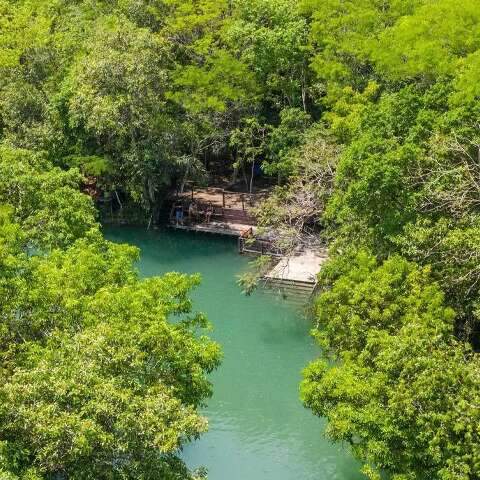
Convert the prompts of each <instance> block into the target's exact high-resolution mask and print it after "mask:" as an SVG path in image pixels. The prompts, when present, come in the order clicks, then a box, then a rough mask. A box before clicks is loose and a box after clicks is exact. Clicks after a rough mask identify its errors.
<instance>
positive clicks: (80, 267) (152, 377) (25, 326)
mask: <svg viewBox="0 0 480 480" xmlns="http://www.w3.org/2000/svg"><path fill="white" fill-rule="evenodd" d="M0 172H1V173H0V205H2V207H1V208H0V298H1V300H0V320H1V321H0V364H1V367H0V377H1V381H0V424H1V427H0V476H1V477H2V478H5V479H12V480H14V479H31V480H33V479H38V480H43V479H45V480H46V479H53V478H72V479H94V478H95V479H100V478H104V479H106V478H112V479H113V478H131V479H138V478H144V479H158V478H164V479H172V480H173V479H190V478H191V479H193V478H194V475H193V474H192V473H191V472H189V471H188V469H187V468H186V466H185V465H184V464H183V462H182V461H181V460H180V459H179V457H178V450H179V449H180V448H181V446H182V445H183V444H184V443H185V442H187V441H189V440H191V439H194V438H196V437H198V436H199V435H200V434H201V433H203V432H204V431H205V430H206V428H207V421H206V419H204V418H202V417H201V416H200V415H199V413H198V411H197V408H198V407H199V406H201V405H202V403H203V401H204V399H205V398H207V397H208V396H210V394H211V386H210V383H209V381H208V380H207V378H206V374H207V373H209V372H211V371H212V370H213V369H214V368H216V367H217V366H218V364H219V360H220V351H219V347H218V346H217V345H216V344H215V343H213V342H211V341H210V340H209V339H208V338H207V337H204V336H200V335H199V332H200V331H201V329H202V328H204V327H206V326H207V321H206V319H205V318H204V316H203V315H201V314H195V313H192V311H191V310H192V305H191V302H190V300H189V298H188V295H189V292H190V290H191V289H192V288H194V287H195V286H196V285H197V284H198V282H199V278H198V277H195V276H193V277H189V276H185V275H180V274H168V275H166V276H164V277H162V278H151V279H148V280H141V279H139V277H138V273H137V272H136V269H135V267H134V262H135V261H136V260H137V258H138V251H137V249H135V248H133V247H129V246H125V245H115V244H112V243H110V242H107V241H105V240H104V239H103V238H102V235H101V233H100V231H99V229H98V225H97V224H96V223H95V215H94V207H93V203H92V201H91V199H90V198H89V197H88V196H87V195H85V194H83V193H81V192H80V190H79V184H80V182H81V179H82V177H81V175H80V173H79V171H78V170H61V169H60V168H58V167H55V166H53V165H52V164H51V163H50V162H49V161H48V160H47V159H45V158H44V155H42V154H40V153H38V154H36V153H32V152H31V151H28V150H20V149H14V148H9V147H6V146H5V147H2V148H1V149H0Z"/></svg>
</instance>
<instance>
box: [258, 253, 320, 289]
mask: <svg viewBox="0 0 480 480" xmlns="http://www.w3.org/2000/svg"><path fill="white" fill-rule="evenodd" d="M327 260H328V252H327V250H326V249H318V250H314V249H308V250H302V251H297V252H294V253H293V254H292V255H291V256H285V257H282V258H280V260H279V261H278V262H277V263H276V264H275V265H274V267H273V268H272V269H271V270H270V271H269V272H268V273H267V274H266V275H265V276H264V280H265V283H266V284H267V286H270V287H272V288H276V289H278V290H281V291H282V292H283V293H284V295H285V296H289V295H292V294H294V295H295V296H298V295H299V294H301V295H302V296H303V297H310V295H311V294H312V293H313V292H314V290H315V288H316V286H317V277H318V274H319V273H320V270H321V268H322V265H323V264H324V263H325V262H326V261H327Z"/></svg>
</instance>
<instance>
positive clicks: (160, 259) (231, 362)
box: [106, 227, 364, 480]
mask: <svg viewBox="0 0 480 480" xmlns="http://www.w3.org/2000/svg"><path fill="white" fill-rule="evenodd" d="M106 236H107V238H109V239H111V240H113V241H117V242H126V243H130V244H133V245H136V246H138V247H140V249H141V252H142V255H141V260H140V262H139V265H138V268H139V270H140V272H141V274H142V276H145V277H148V276H152V275H161V274H162V273H165V272H170V271H177V272H182V273H197V272H198V273H200V274H201V275H202V284H201V286H200V287H199V288H198V289H197V290H196V291H195V292H194V293H193V295H192V296H193V299H194V306H195V309H196V310H199V311H202V312H204V313H206V314H207V316H208V318H209V320H210V321H211V323H212V325H213V330H212V331H211V332H210V333H209V335H211V337H213V338H214V339H215V340H217V341H218V342H219V343H220V344H221V345H222V348H223V351H224V360H223V363H222V365H221V367H220V368H219V369H218V370H217V371H216V372H215V373H213V374H212V376H211V380H212V382H213V386H214V395H213V397H212V398H211V399H210V400H209V401H208V406H207V407H206V408H205V409H204V411H203V413H204V415H205V416H206V417H207V418H208V419H209V424H210V430H209V432H208V433H207V434H205V435H204V436H202V438H201V439H200V440H198V441H196V442H193V443H191V444H189V445H187V446H186V447H185V449H184V451H183V454H182V456H183V458H184V459H185V461H186V463H187V464H188V465H189V466H190V467H192V468H196V467H198V466H200V465H203V466H205V467H207V469H208V473H209V475H208V478H209V480H360V479H363V478H364V477H363V476H362V475H360V474H359V473H358V470H359V466H358V464H357V463H356V462H355V461H354V460H353V459H352V457H351V456H350V454H349V452H348V451H346V450H343V449H342V448H341V447H339V446H336V445H332V444H331V443H329V442H328V441H327V440H326V439H325V438H324V436H323V431H324V427H325V422H324V421H323V420H322V419H319V418H317V417H314V416H313V415H312V414H311V413H310V411H308V410H306V409H304V408H303V406H302V404H301V403H300V401H299V393H298V385H299V381H300V378H301V370H302V368H303V367H304V366H305V365H307V363H308V362H309V361H310V360H312V359H313V358H315V356H317V355H318V353H319V352H318V348H317V347H316V346H315V344H314V342H313V340H312V339H311V337H310V336H309V329H310V327H311V326H310V324H309V321H308V320H307V319H306V318H304V316H302V315H301V314H300V313H299V312H298V310H297V309H296V308H295V307H293V306H291V305H289V304H288V303H286V302H285V301H283V300H282V299H280V298H278V297H277V296H276V295H274V294H273V293H272V292H268V291H261V290H259V291H257V292H256V293H255V294H254V295H252V296H251V297H246V296H244V295H242V293H241V292H240V290H239V288H238V287H237V285H236V276H237V275H238V274H239V273H241V272H242V271H244V270H245V269H246V268H247V262H248V259H247V258H244V257H242V256H240V255H238V253H237V251H236V243H235V241H233V240H232V239H229V238H224V237H217V236H208V235H202V234H191V233H185V232H175V231H170V230H159V231H150V232H146V231H145V229H141V228H133V227H121V228H108V229H106Z"/></svg>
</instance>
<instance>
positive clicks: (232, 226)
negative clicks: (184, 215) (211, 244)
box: [169, 222, 252, 237]
mask: <svg viewBox="0 0 480 480" xmlns="http://www.w3.org/2000/svg"><path fill="white" fill-rule="evenodd" d="M169 227H170V228H173V229H175V230H186V231H188V232H201V233H213V234H216V235H228V236H231V237H240V236H241V235H242V234H243V233H244V232H245V231H246V230H248V229H251V228H252V226H251V225H244V224H241V223H223V222H210V223H209V224H206V223H196V224H192V225H176V224H170V225H169Z"/></svg>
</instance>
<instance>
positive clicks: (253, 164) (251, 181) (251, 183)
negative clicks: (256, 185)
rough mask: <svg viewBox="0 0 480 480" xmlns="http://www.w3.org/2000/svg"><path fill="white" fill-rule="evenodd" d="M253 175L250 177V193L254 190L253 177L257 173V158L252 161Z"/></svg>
mask: <svg viewBox="0 0 480 480" xmlns="http://www.w3.org/2000/svg"><path fill="white" fill-rule="evenodd" d="M251 173H252V175H251V177H250V194H251V193H252V192H253V177H254V175H255V159H254V160H253V161H252V172H251Z"/></svg>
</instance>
